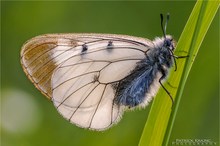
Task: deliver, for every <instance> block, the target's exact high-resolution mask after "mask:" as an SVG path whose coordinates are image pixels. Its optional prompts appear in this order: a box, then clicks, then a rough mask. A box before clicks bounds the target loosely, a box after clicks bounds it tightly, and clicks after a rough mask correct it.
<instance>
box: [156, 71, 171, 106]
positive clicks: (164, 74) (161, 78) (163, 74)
mask: <svg viewBox="0 0 220 146" xmlns="http://www.w3.org/2000/svg"><path fill="white" fill-rule="evenodd" d="M160 71H161V73H162V76H161V77H160V79H159V83H160V85H161V86H162V87H163V89H164V90H165V91H166V93H167V94H168V95H169V97H170V99H171V101H172V106H173V105H174V100H173V97H172V96H171V94H170V92H169V91H168V90H167V89H166V88H165V87H164V85H163V84H162V80H163V79H164V78H165V77H166V72H165V71H164V70H163V69H161V70H160Z"/></svg>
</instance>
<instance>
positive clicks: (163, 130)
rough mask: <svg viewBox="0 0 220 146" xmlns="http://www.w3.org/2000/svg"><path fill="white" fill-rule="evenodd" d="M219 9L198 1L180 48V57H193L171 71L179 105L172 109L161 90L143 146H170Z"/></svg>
mask: <svg viewBox="0 0 220 146" xmlns="http://www.w3.org/2000/svg"><path fill="white" fill-rule="evenodd" d="M218 7H219V1H197V3H196V4H195V6H194V9H193V11H192V13H191V15H190V18H189V20H188V22H187V24H186V26H185V28H184V31H183V33H182V35H181V37H180V39H179V41H178V44H177V48H176V55H178V56H184V55H189V57H188V58H186V59H179V60H177V66H178V69H177V71H176V72H174V71H173V70H172V71H171V72H170V78H169V79H168V81H169V83H170V84H171V85H172V86H174V87H177V88H172V87H170V86H167V84H165V87H166V88H167V89H168V91H170V93H171V94H172V96H173V98H174V100H175V104H174V106H173V107H172V102H171V100H170V98H169V96H168V95H167V94H166V92H165V91H164V90H163V89H160V91H159V93H158V94H157V97H156V98H155V100H154V102H153V105H152V108H151V111H150V113H149V116H148V120H147V122H146V124H145V127H144V130H143V133H142V136H141V139H140V141H139V146H161V145H168V142H169V137H170V134H171V130H172V127H173V123H174V120H175V116H176V113H177V109H178V106H179V102H180V99H181V95H182V92H183V89H184V85H185V83H186V79H187V77H188V74H189V72H190V69H191V67H192V64H193V61H194V59H195V57H196V55H197V52H198V50H199V47H200V45H201V43H202V41H203V38H204V37H205V34H206V32H207V30H208V28H209V26H210V24H211V22H212V19H213V18H214V16H215V14H216V12H217V10H218ZM184 52H187V53H184ZM171 107H172V109H171Z"/></svg>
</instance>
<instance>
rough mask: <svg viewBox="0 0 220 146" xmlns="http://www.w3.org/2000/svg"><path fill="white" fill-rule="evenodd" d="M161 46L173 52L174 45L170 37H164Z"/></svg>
mask: <svg viewBox="0 0 220 146" xmlns="http://www.w3.org/2000/svg"><path fill="white" fill-rule="evenodd" d="M163 46H164V47H165V48H167V49H169V50H171V51H174V49H175V46H176V43H175V41H174V39H173V38H172V36H170V35H166V37H165V38H164V42H163Z"/></svg>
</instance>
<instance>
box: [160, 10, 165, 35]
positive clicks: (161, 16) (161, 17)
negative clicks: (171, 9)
mask: <svg viewBox="0 0 220 146" xmlns="http://www.w3.org/2000/svg"><path fill="white" fill-rule="evenodd" d="M160 20H161V23H160V25H161V28H162V31H163V35H164V38H166V32H165V30H164V27H163V14H160Z"/></svg>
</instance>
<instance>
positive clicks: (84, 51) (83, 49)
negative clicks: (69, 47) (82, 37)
mask: <svg viewBox="0 0 220 146" xmlns="http://www.w3.org/2000/svg"><path fill="white" fill-rule="evenodd" d="M87 50H88V46H87V45H86V44H83V45H82V51H81V54H85V53H86V51H87Z"/></svg>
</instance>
